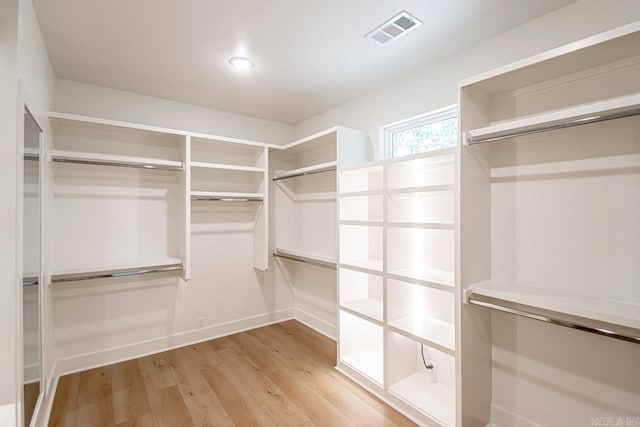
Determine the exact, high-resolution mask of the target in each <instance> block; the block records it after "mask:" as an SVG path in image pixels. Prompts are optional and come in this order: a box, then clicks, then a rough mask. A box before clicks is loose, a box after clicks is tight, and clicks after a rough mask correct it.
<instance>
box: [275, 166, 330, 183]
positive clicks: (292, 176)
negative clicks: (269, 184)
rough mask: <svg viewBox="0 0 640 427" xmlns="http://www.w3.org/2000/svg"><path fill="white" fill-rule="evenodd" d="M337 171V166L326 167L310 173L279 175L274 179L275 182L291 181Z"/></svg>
mask: <svg viewBox="0 0 640 427" xmlns="http://www.w3.org/2000/svg"><path fill="white" fill-rule="evenodd" d="M336 169H337V166H336V165H332V166H326V167H323V168H318V169H313V170H309V171H301V172H294V173H288V174H284V175H278V176H274V177H273V181H274V182H275V181H281V180H283V179H289V178H296V177H299V176H307V175H313V174H316V173H322V172H329V171H334V170H336Z"/></svg>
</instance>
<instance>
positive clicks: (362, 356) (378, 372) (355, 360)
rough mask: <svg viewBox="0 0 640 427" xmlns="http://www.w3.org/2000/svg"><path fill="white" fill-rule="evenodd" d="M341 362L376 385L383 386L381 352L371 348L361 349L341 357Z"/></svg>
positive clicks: (382, 359)
mask: <svg viewBox="0 0 640 427" xmlns="http://www.w3.org/2000/svg"><path fill="white" fill-rule="evenodd" d="M341 361H342V362H343V363H345V364H347V365H348V366H350V367H351V368H353V369H355V370H356V371H358V372H360V373H362V374H363V375H364V376H366V377H368V378H370V379H372V380H373V381H375V382H376V383H378V384H380V385H382V384H383V381H384V364H383V362H384V358H383V355H382V352H379V351H377V350H375V349H372V348H362V349H359V350H357V351H354V352H352V353H349V354H347V355H344V356H342V358H341Z"/></svg>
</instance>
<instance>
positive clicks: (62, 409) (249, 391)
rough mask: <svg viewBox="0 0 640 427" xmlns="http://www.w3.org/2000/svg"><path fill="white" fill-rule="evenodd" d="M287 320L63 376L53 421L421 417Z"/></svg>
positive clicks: (387, 420)
mask: <svg viewBox="0 0 640 427" xmlns="http://www.w3.org/2000/svg"><path fill="white" fill-rule="evenodd" d="M335 353H336V346H335V343H334V342H333V341H331V340H330V339H328V338H326V337H324V336H322V335H320V334H318V333H317V332H315V331H313V330H312V329H309V328H307V327H306V326H304V325H302V324H300V323H298V322H295V321H288V322H283V323H280V324H277V325H271V326H266V327H264V328H259V329H254V330H252V331H248V332H243V333H239V334H236V335H231V336H229V337H225V338H219V339H216V340H212V341H208V342H205V343H200V344H196V345H191V346H187V347H183V348H179V349H177V350H171V351H167V352H164V353H159V354H155V355H152V356H147V357H143V358H140V359H136V360H131V361H127V362H122V363H117V364H115V365H110V366H106V367H102V368H96V369H92V370H90V371H85V372H81V373H78V374H72V375H67V376H64V377H62V378H60V381H59V383H58V389H57V392H56V397H55V401H54V405H53V410H52V413H51V419H50V423H49V425H50V426H78V427H79V426H91V427H99V426H168V427H169V426H170V427H180V426H238V427H246V426H277V427H286V426H304V427H310V426H322V427H325V426H326V427H338V426H413V425H414V424H413V423H412V422H411V421H409V420H408V419H407V418H405V417H404V416H402V415H401V414H399V413H398V412H396V411H395V410H394V409H392V408H390V407H389V406H387V405H386V404H384V403H383V402H382V401H380V400H379V399H377V398H375V397H373V396H372V395H370V394H369V393H368V392H366V391H365V390H363V389H362V388H360V387H358V386H357V385H355V384H354V383H353V382H351V381H350V380H348V379H347V378H346V377H344V376H343V375H342V374H340V373H339V372H337V371H336V370H335V369H333V367H334V366H335V362H336V360H335Z"/></svg>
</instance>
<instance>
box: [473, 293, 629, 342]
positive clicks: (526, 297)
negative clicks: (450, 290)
mask: <svg viewBox="0 0 640 427" xmlns="http://www.w3.org/2000/svg"><path fill="white" fill-rule="evenodd" d="M470 294H471V295H482V296H485V297H490V298H494V299H497V300H503V301H507V302H512V303H516V304H522V305H526V306H529V307H534V308H539V309H543V310H547V311H551V312H556V313H558V314H564V315H570V316H577V317H582V318H585V319H588V320H592V321H596V322H604V323H607V324H610V325H618V326H622V327H625V328H632V329H634V330H636V333H637V334H638V335H640V304H633V303H629V302H622V301H615V300H610V299H603V298H588V297H583V296H579V295H568V294H564V293H560V292H555V291H550V290H546V289H539V288H533V287H528V286H519V285H516V284H510V283H506V282H500V281H486V282H481V283H477V284H475V285H472V287H471V290H470ZM639 342H640V339H639Z"/></svg>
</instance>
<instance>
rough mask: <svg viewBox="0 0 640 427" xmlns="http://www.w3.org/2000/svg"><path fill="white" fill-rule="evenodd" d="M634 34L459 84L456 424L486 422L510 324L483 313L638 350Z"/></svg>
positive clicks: (638, 110)
mask: <svg viewBox="0 0 640 427" xmlns="http://www.w3.org/2000/svg"><path fill="white" fill-rule="evenodd" d="M638 28H639V26H638V25H637V23H636V24H634V25H629V26H626V27H622V28H619V29H615V30H612V31H609V32H607V33H603V34H600V35H597V36H594V37H591V38H589V39H585V40H581V41H578V42H576V43H573V44H571V45H567V46H563V47H560V48H558V49H555V50H552V51H549V52H545V53H543V54H540V55H537V56H534V57H531V58H528V59H525V60H523V61H520V62H518V63H514V64H511V65H508V66H505V67H502V68H499V69H497V70H494V71H491V72H489V73H485V74H483V75H480V76H477V77H474V78H471V79H468V80H466V81H464V82H462V83H461V84H460V112H461V123H460V130H461V136H462V140H463V141H464V142H465V144H464V145H463V147H462V149H461V160H460V161H461V167H460V171H461V176H460V206H461V209H460V212H461V219H460V222H461V228H460V229H461V234H460V250H461V256H460V259H461V265H460V269H461V270H460V271H461V274H460V281H461V283H460V288H461V292H462V293H463V295H464V302H467V303H468V304H461V305H460V308H459V311H460V319H461V324H460V329H461V336H460V340H461V345H462V346H463V347H464V348H465V353H464V354H463V358H462V360H461V380H460V383H459V385H460V388H461V393H462V395H463V396H473V398H471V399H467V400H463V401H462V402H461V408H460V411H461V413H460V416H461V417H462V418H463V419H473V420H476V421H477V422H478V423H482V424H490V423H491V406H492V389H493V390H495V387H496V386H495V385H492V381H496V380H497V381H499V380H500V377H495V376H494V373H495V367H492V363H491V360H492V348H494V347H493V342H492V339H491V336H492V333H493V331H495V330H496V328H497V330H498V331H500V330H501V329H502V328H504V327H505V326H504V325H505V324H504V323H501V322H506V321H507V319H509V318H508V317H497V316H495V317H494V320H493V321H492V316H491V314H490V313H491V310H488V309H487V308H490V309H493V310H498V311H502V312H506V313H509V314H511V315H519V316H522V317H526V318H530V319H534V320H537V321H541V322H546V323H550V324H554V325H560V326H565V327H568V328H571V329H573V330H580V331H586V332H592V333H596V334H599V335H605V336H609V337H614V338H619V339H622V340H625V341H630V342H634V343H640V294H639V293H638V292H637V289H638V287H637V285H638V278H639V277H640V263H639V262H638V259H640V253H639V252H638V250H639V248H638V244H637V242H638V239H639V236H640V226H639V223H638V221H637V218H638V217H640V174H639V173H638V164H639V162H638V161H639V159H640V156H639V155H640V139H639V138H638V132H637V129H638V125H639V123H640V116H639V115H640V80H639V79H638V77H637V76H638V75H640V31H639V30H638ZM461 300H462V298H461ZM497 319H501V320H499V321H498V320H497ZM513 324H514V325H515V322H514V323H513ZM533 328H535V329H533ZM547 328H551V327H550V326H546V325H544V324H543V323H536V324H533V325H532V326H531V329H529V331H530V332H531V331H533V332H534V333H540V334H544V332H545V331H549V332H552V331H551V329H547ZM518 330H519V327H518V326H514V329H513V332H512V333H513V334H517V333H518ZM478 331H483V332H482V333H478ZM538 331H539V332H538ZM555 332H556V333H558V334H562V333H567V335H566V336H567V340H566V341H567V342H568V343H567V345H568V346H569V347H568V348H571V349H572V351H573V352H575V354H580V353H584V352H590V351H592V349H591V347H585V346H580V344H579V343H576V342H575V341H573V340H572V339H571V335H570V334H571V333H573V332H571V333H569V332H567V331H564V330H561V329H560V330H555ZM585 339H588V338H587V337H585ZM585 342H586V341H585ZM605 352H606V350H605ZM524 357H526V356H522V358H524ZM603 360H604V358H603ZM532 363H537V362H536V361H535V360H534V361H533V362H532ZM576 363H577V364H579V363H581V362H580V361H577V362H576ZM505 369H506V368H505ZM606 369H613V368H612V367H610V366H608V367H607V368H606ZM543 372H544V370H543ZM547 372H548V371H547ZM539 375H545V374H544V373H539ZM599 375H605V374H604V373H603V372H602V371H600V372H599ZM497 387H500V385H498V386H497ZM549 387H551V388H553V387H554V384H553V381H551V385H550V386H549Z"/></svg>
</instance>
